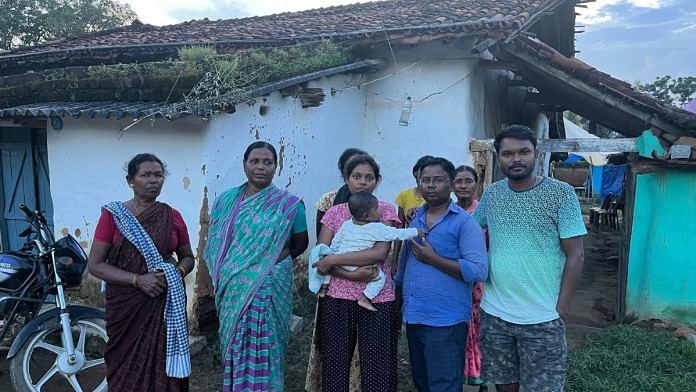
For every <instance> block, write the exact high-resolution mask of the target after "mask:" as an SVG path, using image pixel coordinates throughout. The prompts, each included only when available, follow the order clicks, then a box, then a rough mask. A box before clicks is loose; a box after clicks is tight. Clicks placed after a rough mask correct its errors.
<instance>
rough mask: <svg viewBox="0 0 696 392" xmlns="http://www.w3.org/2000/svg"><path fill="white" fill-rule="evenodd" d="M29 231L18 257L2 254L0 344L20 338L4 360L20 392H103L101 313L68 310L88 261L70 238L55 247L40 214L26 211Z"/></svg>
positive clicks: (104, 337) (75, 307)
mask: <svg viewBox="0 0 696 392" xmlns="http://www.w3.org/2000/svg"><path fill="white" fill-rule="evenodd" d="M20 209H21V210H22V211H23V212H24V213H25V214H26V216H27V221H29V222H30V225H29V227H28V228H27V229H26V230H24V231H23V232H22V233H20V234H19V236H20V237H26V241H25V243H24V246H23V247H22V249H21V250H18V251H6V252H2V253H0V319H2V320H3V327H2V330H0V341H2V340H3V339H5V336H6V335H8V332H16V335H15V336H14V339H13V341H12V345H11V346H10V349H9V352H8V354H7V359H8V360H9V361H10V377H11V379H12V385H13V387H14V388H15V390H16V391H41V390H44V391H47V390H48V391H62V390H67V391H78V392H79V391H87V390H94V391H105V390H106V388H107V385H106V365H105V363H104V348H105V347H106V342H107V340H108V338H107V335H106V327H105V322H104V312H103V311H101V310H99V309H95V308H90V307H87V306H81V305H74V304H68V303H67V302H66V294H65V290H69V289H79V288H80V287H81V285H82V282H83V280H84V278H85V275H86V271H87V255H86V254H85V251H84V250H83V249H82V247H81V246H80V244H78V242H77V241H76V240H75V238H73V237H72V236H70V235H66V236H65V237H63V238H61V239H59V240H58V241H56V240H55V238H54V236H53V233H52V232H51V230H49V228H48V224H47V221H46V218H45V216H44V214H43V212H40V211H36V212H35V211H31V210H30V209H29V208H28V207H27V206H25V205H24V204H22V205H21V206H20Z"/></svg>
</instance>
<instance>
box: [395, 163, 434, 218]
mask: <svg viewBox="0 0 696 392" xmlns="http://www.w3.org/2000/svg"><path fill="white" fill-rule="evenodd" d="M431 158H432V156H430V155H424V156H422V157H420V158H418V161H416V164H415V165H413V169H412V170H411V173H413V178H414V179H415V180H416V186H415V187H413V188H406V189H404V190H403V191H401V192H399V194H398V195H396V200H395V201H396V205H397V206H398V207H399V219H401V221H402V222H404V227H408V225H409V224H410V223H411V220H412V219H413V213H414V211H415V210H416V209H417V208H418V207H420V206H422V205H423V203H425V199H424V198H423V195H422V194H421V191H420V189H419V186H418V176H419V175H420V170H421V166H422V165H423V162H425V161H427V160H428V159H431Z"/></svg>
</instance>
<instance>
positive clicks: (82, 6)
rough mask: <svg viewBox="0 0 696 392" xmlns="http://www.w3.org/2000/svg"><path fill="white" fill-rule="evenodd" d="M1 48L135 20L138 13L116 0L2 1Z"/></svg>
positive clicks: (49, 39) (119, 24)
mask: <svg viewBox="0 0 696 392" xmlns="http://www.w3.org/2000/svg"><path fill="white" fill-rule="evenodd" d="M0 9H2V12H0V49H11V48H13V47H16V46H23V45H36V44H39V43H41V42H45V41H51V40H55V39H59V38H65V37H69V36H74V35H78V34H81V33H88V32H93V31H101V30H106V29H111V28H115V27H120V26H124V25H126V24H129V23H131V22H132V21H133V20H135V18H136V14H135V13H134V12H133V10H132V9H131V8H130V6H129V5H127V4H122V3H120V2H118V1H115V0H0Z"/></svg>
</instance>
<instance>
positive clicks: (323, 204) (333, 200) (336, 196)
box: [314, 148, 367, 236]
mask: <svg viewBox="0 0 696 392" xmlns="http://www.w3.org/2000/svg"><path fill="white" fill-rule="evenodd" d="M363 154H367V153H366V152H365V151H363V150H360V149H358V148H346V149H345V151H343V153H341V156H340V157H338V171H339V172H340V173H341V178H344V177H345V176H344V174H343V169H344V168H345V166H346V162H348V161H349V160H350V158H352V157H354V156H356V155H363ZM349 197H350V190H349V189H348V185H346V184H343V185H342V186H341V187H340V188H338V189H336V190H333V191H331V192H327V193H324V194H323V195H322V196H321V197H320V198H319V200H317V202H316V203H314V208H316V209H317V219H316V229H317V231H316V233H317V236H318V235H319V231H321V218H323V217H324V214H326V211H327V210H328V209H329V208H331V207H333V206H335V205H336V204H343V203H347V202H348V198H349Z"/></svg>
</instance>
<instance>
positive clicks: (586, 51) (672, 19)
mask: <svg viewBox="0 0 696 392" xmlns="http://www.w3.org/2000/svg"><path fill="white" fill-rule="evenodd" d="M119 1H121V2H123V3H128V4H130V6H131V8H132V9H133V10H134V11H135V12H136V13H137V14H138V18H139V19H140V20H141V21H142V22H144V23H150V24H154V25H166V24H173V23H179V22H183V21H187V20H191V19H202V18H205V17H207V18H208V19H211V20H215V19H229V18H239V17H245V16H254V15H268V14H274V13H279V12H288V11H300V10H304V9H311V8H319V7H326V6H332V5H339V4H351V3H356V2H364V0H363V1H360V0H349V1H345V0H196V1H191V0H119ZM576 10H577V12H578V13H580V14H581V15H580V16H578V19H577V21H576V24H578V25H582V26H585V27H584V30H585V32H584V33H582V34H577V35H576V39H577V43H576V50H579V51H580V53H578V54H577V57H578V58H579V59H580V60H583V61H585V62H586V63H588V64H590V65H592V66H594V67H595V68H597V69H599V70H601V71H604V72H606V73H608V74H610V75H612V76H615V77H617V78H619V79H623V80H626V81H628V82H636V81H641V82H644V83H645V82H651V81H653V80H654V79H655V78H656V77H658V76H663V75H671V76H673V77H677V76H696V0H597V1H595V2H594V3H587V9H582V8H577V9H576ZM580 30H582V28H581V29H580Z"/></svg>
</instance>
